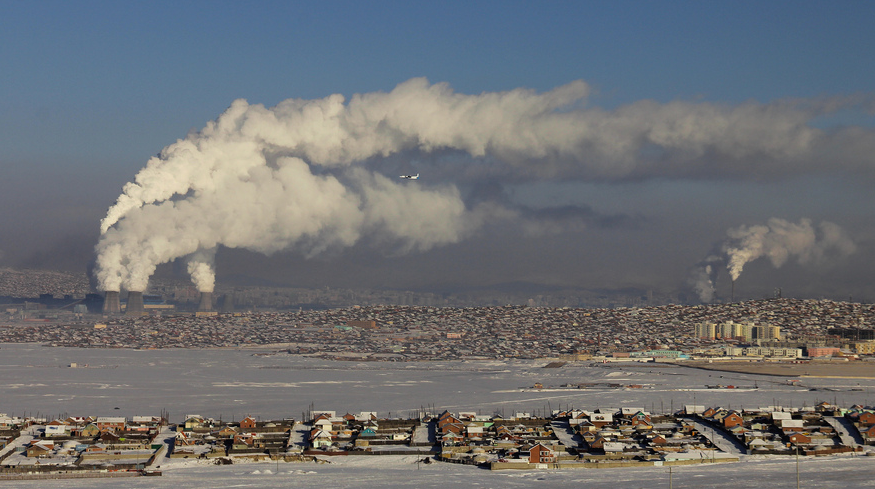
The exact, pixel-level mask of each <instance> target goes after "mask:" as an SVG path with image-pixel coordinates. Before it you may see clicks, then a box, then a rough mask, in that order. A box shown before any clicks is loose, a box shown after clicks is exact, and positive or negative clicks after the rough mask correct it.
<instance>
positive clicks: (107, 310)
mask: <svg viewBox="0 0 875 489" xmlns="http://www.w3.org/2000/svg"><path fill="white" fill-rule="evenodd" d="M121 312H122V307H121V305H120V304H119V298H118V291H116V290H107V291H106V296H105V297H104V298H103V313H104V314H120V313H121Z"/></svg>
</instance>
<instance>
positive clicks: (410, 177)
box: [400, 173, 419, 180]
mask: <svg viewBox="0 0 875 489" xmlns="http://www.w3.org/2000/svg"><path fill="white" fill-rule="evenodd" d="M400 176H401V178H403V179H405V180H418V179H419V173H417V174H416V175H400Z"/></svg>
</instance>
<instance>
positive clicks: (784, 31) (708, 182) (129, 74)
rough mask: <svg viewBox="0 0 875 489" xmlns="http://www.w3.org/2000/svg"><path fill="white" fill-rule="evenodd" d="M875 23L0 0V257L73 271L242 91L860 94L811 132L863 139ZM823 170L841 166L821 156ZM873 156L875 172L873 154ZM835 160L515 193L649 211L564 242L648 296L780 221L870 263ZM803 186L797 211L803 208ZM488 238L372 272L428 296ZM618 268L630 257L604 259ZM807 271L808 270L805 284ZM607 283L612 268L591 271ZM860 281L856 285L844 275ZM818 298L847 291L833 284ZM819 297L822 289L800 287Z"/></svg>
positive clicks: (774, 6) (826, 15)
mask: <svg viewBox="0 0 875 489" xmlns="http://www.w3.org/2000/svg"><path fill="white" fill-rule="evenodd" d="M872 18H875V3H872V2H865V1H848V2H806V1H792V2H779V1H770V2H716V1H715V2H711V1H705V2H702V1H695V2H655V1H621V2H584V1H575V2H510V1H506V2H466V4H465V5H462V4H461V3H457V2H306V3H305V2H266V1H265V2H194V1H189V2H89V1H85V2H55V1H34V2H22V1H5V0H0V63H2V66H3V69H2V70H0V163H2V167H3V171H2V173H3V174H4V175H5V177H4V178H3V179H2V180H0V192H2V195H0V206H3V208H4V209H5V212H4V213H3V214H4V216H3V217H0V250H2V252H3V253H2V256H0V265H9V266H18V265H22V264H29V265H34V264H39V263H42V262H43V261H45V260H48V261H46V262H45V264H46V266H52V265H53V261H57V262H58V263H59V266H60V265H61V264H63V265H64V266H67V267H69V266H71V265H70V264H71V263H76V262H78V261H81V258H82V256H83V255H84V254H86V253H87V251H88V250H89V248H90V247H92V246H93V244H94V242H95V241H96V230H97V221H99V219H100V217H102V215H103V213H104V212H105V210H106V208H107V207H109V206H110V205H111V204H112V203H113V202H114V200H115V197H116V196H117V195H118V193H119V191H120V189H121V186H122V184H124V183H125V182H126V181H129V180H131V179H132V178H133V176H134V175H135V174H136V172H137V171H138V170H139V169H140V168H141V167H142V166H143V165H144V164H145V162H146V160H147V159H148V158H149V157H151V156H153V155H155V154H156V153H158V152H159V151H160V150H161V149H162V148H164V147H165V146H167V145H169V144H171V143H173V142H174V141H176V139H178V138H182V137H184V136H185V135H186V133H188V132H189V131H190V130H192V129H194V130H198V129H200V128H202V127H203V126H204V124H205V123H206V122H207V121H209V120H213V119H215V118H216V117H218V115H219V114H220V113H221V112H222V111H224V110H225V109H226V108H227V107H228V106H229V105H230V103H231V102H232V101H233V100H234V99H237V98H245V99H247V100H248V101H249V102H250V103H260V104H264V105H266V106H273V105H275V104H277V103H279V102H281V101H282V100H284V99H287V98H302V99H316V98H322V97H325V96H328V95H330V94H332V93H341V94H344V95H345V96H347V97H349V96H351V95H352V94H355V93H366V92H374V91H383V92H388V91H390V90H392V89H393V88H394V87H395V86H396V85H397V84H399V83H401V82H404V81H406V80H408V79H410V78H414V77H426V78H428V80H429V81H430V82H432V83H436V82H447V83H449V85H450V86H451V87H452V88H453V89H454V90H455V91H456V92H459V93H464V94H472V95H476V94H480V93H483V92H496V91H499V92H500V91H508V90H513V89H516V88H519V87H524V88H530V89H534V90H536V91H538V92H545V91H549V90H551V89H553V88H555V87H557V86H561V85H564V84H567V83H569V82H572V81H574V80H584V81H585V82H587V83H588V84H589V85H590V86H591V87H592V90H593V93H592V94H591V95H590V96H589V97H588V98H587V99H586V105H587V106H588V107H600V108H603V109H604V110H606V111H612V110H615V109H617V108H619V107H624V106H628V105H629V104H634V103H636V102H639V101H642V100H654V101H656V102H657V103H661V104H665V103H670V102H672V101H678V100H680V101H686V102H690V103H702V102H706V103H713V104H716V105H718V106H728V107H734V106H737V105H739V104H744V103H749V102H757V103H762V104H765V103H769V102H774V101H776V100H781V99H803V100H806V101H817V100H822V99H823V98H825V97H847V96H859V97H862V98H866V97H868V100H870V102H868V105H867V103H863V104H853V105H852V106H851V107H850V108H848V109H847V110H843V111H840V112H838V113H836V114H827V115H823V116H819V117H817V118H816V119H814V120H812V121H809V125H812V126H819V127H827V128H829V127H834V126H837V125H861V127H863V128H866V129H868V128H871V127H872V125H873V124H872V122H873V116H872V113H871V112H868V113H867V112H866V108H867V107H868V108H871V107H872V106H873V105H872V103H871V97H872V95H873V87H875V65H873V63H872V61H871V60H872V59H875V34H873V30H872V29H871V19H872ZM823 160H824V161H823V164H824V165H829V164H830V163H829V161H828V160H829V158H828V157H825V158H823ZM861 164H862V165H863V166H864V168H866V171H864V172H863V173H864V174H868V173H869V171H870V170H871V164H872V160H871V159H870V160H868V161H863V163H861ZM858 165H859V164H858ZM849 166H850V165H849ZM844 168H845V167H841V168H838V170H837V173H838V175H828V176H827V175H824V172H819V173H817V172H816V173H817V175H815V176H813V177H812V176H810V175H807V176H806V175H802V176H800V177H799V178H796V177H794V176H793V175H788V177H787V178H775V177H774V175H771V176H769V175H758V174H756V172H752V173H753V175H752V177H751V178H749V179H748V178H745V177H741V178H739V177H735V178H729V177H726V176H720V175H717V176H711V177H707V178H674V177H668V178H666V179H663V178H660V177H659V176H657V177H656V178H652V177H648V178H645V179H644V180H643V181H642V180H636V179H630V180H623V181H620V182H608V183H605V182H598V181H586V179H582V180H575V181H573V182H570V183H564V184H560V188H559V189H558V190H557V187H555V186H553V184H551V183H550V181H547V182H546V183H544V182H540V183H538V184H534V185H531V186H528V185H525V182H523V183H522V184H521V185H520V184H519V183H518V182H517V185H518V186H519V188H517V189H516V190H515V193H514V194H513V195H514V198H515V199H518V200H520V202H522V201H525V202H526V204H527V205H531V206H532V207H538V206H541V207H545V206H559V205H577V206H583V205H585V206H589V207H592V208H594V209H595V210H596V211H598V212H601V213H606V214H611V213H623V214H628V215H637V216H639V217H642V218H644V220H645V222H646V223H648V224H644V225H643V228H642V227H639V228H638V231H628V230H627V231H623V232H621V233H619V234H610V233H606V232H603V231H599V232H597V233H594V234H585V235H583V236H576V237H574V239H573V240H572V242H577V241H574V240H580V241H579V245H580V248H583V249H587V250H589V249H592V250H593V251H592V254H591V255H588V256H586V257H583V258H582V259H581V265H580V268H578V269H576V270H575V273H577V274H586V272H587V271H589V270H591V269H592V268H597V266H598V264H599V263H600V262H602V261H605V262H607V263H608V264H610V266H611V267H613V268H611V270H613V271H616V267H617V266H619V265H620V264H622V263H625V262H636V266H635V267H634V268H630V269H629V270H627V271H625V272H619V275H622V276H623V277H625V278H624V279H623V280H620V281H617V282H616V283H612V284H610V285H614V286H618V287H619V286H625V285H634V286H642V287H645V288H646V287H648V284H655V283H656V282H658V280H659V277H663V276H665V275H666V274H667V273H668V270H676V271H677V272H676V273H675V274H674V275H673V276H672V277H671V278H670V279H668V280H667V282H671V285H672V286H678V287H680V286H681V285H682V284H679V283H678V282H679V281H680V282H682V281H683V279H682V276H683V275H684V274H685V273H686V272H685V271H684V270H683V268H684V267H685V266H691V265H693V264H694V263H696V262H697V261H698V260H699V259H700V258H702V257H703V256H704V255H705V254H706V253H707V252H708V249H709V247H710V246H711V245H712V244H713V243H714V242H716V241H719V240H720V239H721V237H722V235H723V233H724V231H725V230H726V229H727V228H729V227H732V226H738V225H740V224H744V223H746V224H757V223H762V222H764V221H765V220H766V219H768V218H769V217H781V218H785V219H788V220H792V221H795V220H798V219H800V218H802V217H809V218H811V219H814V220H815V221H820V220H830V221H834V222H837V223H839V224H840V225H843V226H844V227H846V228H850V229H851V230H852V232H855V233H857V235H856V236H855V239H857V240H858V241H860V243H862V244H863V246H861V248H860V249H861V251H860V253H862V255H860V256H868V255H866V254H865V253H867V252H868V251H867V250H868V248H867V247H866V245H865V243H867V242H868V240H871V239H872V238H873V236H875V232H873V230H872V229H868V228H865V223H867V222H868V221H871V217H872V209H873V207H872V205H873V201H872V199H871V197H868V193H869V192H868V188H869V187H870V186H869V185H868V182H871V176H870V175H867V176H865V178H862V179H861V178H860V177H859V175H857V176H852V177H851V178H848V179H844V180H843V179H842V176H843V175H842V171H844ZM791 173H792V171H791ZM775 180H777V182H776V181H775ZM4 182H5V183H4ZM554 183H555V182H554ZM509 188H510V187H505V189H504V190H505V192H510V191H509V190H508V189H509ZM803 194H804V195H806V196H807V198H805V199H802V198H800V195H803ZM706 211H707V212H708V213H710V214H708V215H706ZM861 228H862V229H861ZM89 233H91V234H89ZM629 233H631V234H633V235H634V234H636V233H637V236H630V235H629ZM687 233H692V234H691V235H690V236H691V238H692V239H689V240H684V243H676V244H677V245H678V246H677V247H675V246H673V244H672V236H677V235H684V236H686V235H687ZM68 234H71V235H75V236H76V238H75V239H72V241H75V242H77V243H81V244H80V245H78V248H77V250H78V251H77V252H76V253H73V252H69V255H70V256H69V257H68V259H58V260H54V259H49V258H47V257H52V256H55V257H57V256H59V255H60V256H63V255H65V254H68V253H67V252H66V251H60V250H63V249H64V248H63V246H62V244H63V243H69V242H71V239H68V238H66V237H65V236H67V235H68ZM544 239H548V238H544ZM550 239H553V238H550ZM651 239H652V240H653V242H655V243H659V244H658V245H656V246H658V247H659V248H664V249H671V250H675V249H676V248H680V249H681V251H672V252H667V253H666V254H665V255H661V256H655V257H653V258H652V259H651V260H649V262H651V263H655V264H656V263H658V265H654V268H653V269H652V270H650V271H646V272H645V271H642V270H641V267H642V266H645V265H643V264H641V263H637V261H638V260H639V259H629V258H628V257H625V258H624V256H625V255H623V253H629V256H633V255H634V256H636V257H640V256H641V254H642V250H644V249H645V248H642V247H641V246H642V245H640V243H642V242H648V241H649V240H651ZM496 241H500V238H499V235H493V236H491V237H490V236H481V237H480V238H477V239H474V240H470V241H468V242H465V243H459V244H457V245H454V246H451V247H449V248H448V249H447V250H441V251H435V252H429V253H426V254H425V255H424V256H419V257H418V258H417V259H411V258H410V257H406V258H404V259H401V262H403V264H400V262H393V261H392V259H391V258H387V257H384V256H381V257H380V258H379V259H377V258H374V261H377V262H379V264H378V265H379V266H389V267H396V269H395V270H394V271H393V273H398V274H400V275H402V276H403V278H399V279H398V281H399V284H400V285H403V286H407V287H416V286H423V287H426V286H428V285H429V283H433V282H441V283H452V282H453V280H454V279H453V278H452V277H444V278H442V279H441V280H439V281H438V280H435V281H432V282H429V281H421V280H419V279H418V277H421V276H422V275H433V274H435V273H437V272H436V270H440V269H442V266H441V264H442V263H444V262H443V261H442V260H459V259H460V258H459V257H460V256H466V253H472V249H473V248H477V246H485V247H488V246H495V242H496ZM635 243H638V244H635ZM548 244H549V245H550V246H553V245H555V243H546V242H544V241H543V240H541V241H539V240H535V241H534V242H531V243H527V244H526V246H527V248H525V249H523V248H520V249H518V250H510V249H507V250H506V252H507V254H508V255H509V256H527V254H529V253H532V250H533V249H536V248H537V247H539V246H547V245H548ZM560 248H561V247H560ZM35 250H36V251H35ZM600 250H603V251H604V252H601V251H600ZM618 250H622V252H621V251H618ZM34 253H35V254H34ZM555 253H556V254H557V255H559V256H558V258H557V261H556V262H553V261H550V260H546V261H543V260H536V263H537V266H539V267H546V268H551V267H557V266H558V267H561V264H562V263H564V262H567V260H569V259H570V258H569V255H565V254H564V253H570V251H566V250H562V249H558V248H557V249H556V250H555ZM613 254H617V255H618V256H617V257H616V258H612V259H605V257H608V256H611V255H613ZM350 255H355V253H350V254H347V255H344V256H341V257H339V258H336V262H335V264H336V266H337V267H345V268H346V269H349V266H350V264H349V261H350V260H351V259H352V258H350V257H349V256H350ZM699 255H701V256H699ZM274 259H276V258H274ZM288 259H289V260H297V258H288ZM575 259H576V258H575ZM644 261H645V262H647V261H648V260H644ZM684 261H686V262H688V263H686V264H684V263H682V262H684ZM426 262H429V263H431V262H433V263H432V264H431V265H426V264H425V263H426ZM315 263H316V264H312V263H309V262H308V263H306V264H302V263H299V262H296V263H295V264H294V265H290V266H292V267H293V268H294V267H315V268H314V269H313V272H314V273H317V272H319V273H321V274H322V275H324V276H327V277H341V276H342V274H340V273H333V272H332V270H333V269H331V267H332V261H331V260H328V259H322V260H321V261H319V260H317V261H316V262H315ZM378 265H374V266H375V267H377V266H378ZM399 266H400V267H401V270H400V271H399V270H397V267H399ZM496 266H500V264H497V265H496ZM319 267H322V268H319ZM269 268H270V267H269ZM761 268H762V269H763V273H764V274H766V276H767V277H768V275H767V274H768V273H772V272H770V270H772V269H771V268H770V267H768V266H763V267H761ZM368 271H369V270H362V271H361V273H362V274H365V273H367V272H368ZM796 272H797V273H798V277H806V276H807V275H806V272H805V270H796ZM219 273H220V275H221V270H219ZM830 273H832V274H837V272H830ZM855 273H861V272H859V271H857V272H855ZM612 274H613V272H612V271H608V270H607V269H606V271H605V272H604V273H596V274H594V275H596V276H601V275H604V276H609V275H612ZM481 275H483V274H481ZM485 275H488V273H485ZM534 275H539V274H534V273H533V272H531V271H521V272H519V273H518V274H514V273H507V272H502V273H496V278H495V282H501V281H535V282H537V281H538V279H537V278H536V277H534ZM546 275H550V274H546ZM539 276H540V275H539ZM636 276H637V277H639V278H636ZM796 277H797V276H796V275H793V276H788V277H786V278H782V277H778V278H776V279H774V280H773V281H776V282H777V281H782V280H783V281H791V280H795V278H796ZM808 277H809V278H810V277H811V276H808ZM326 280H329V279H326ZM332 280H333V279H332ZM460 280H463V279H460ZM576 280H577V279H575V278H573V277H572V276H563V275H562V274H561V273H558V272H557V273H556V274H554V275H552V276H551V278H550V279H549V280H547V282H553V283H562V284H564V285H579V286H588V287H589V286H595V285H596V284H594V283H590V282H586V281H582V282H580V283H578V282H577V281H576ZM830 280H833V281H836V280H837V279H835V278H831V279H830ZM854 280H857V281H859V280H860V279H859V278H858V277H856V276H855V277H853V278H848V280H847V281H848V282H851V281H854ZM336 281H339V282H342V281H343V280H342V279H341V278H337V279H336ZM463 281H464V280H463ZM854 283H855V284H856V282H854ZM335 284H336V285H345V284H343V283H335ZM316 285H322V284H321V283H316ZM370 285H381V284H370ZM382 285H387V286H388V284H382ZM654 286H655V285H654ZM771 286H772V284H769V285H768V286H763V290H771ZM664 287H665V288H666V289H668V288H670V287H669V285H665V286H664ZM855 287H856V285H855ZM786 288H787V287H785V289H786ZM828 288H829V289H830V290H841V291H842V292H840V294H842V295H844V292H843V291H844V290H845V289H844V288H843V286H842V285H841V283H840V280H838V281H836V282H835V284H833V285H830V286H829V287H828ZM824 290H826V289H824ZM817 293H818V292H817V290H816V287H808V288H806V289H805V292H804V294H815V295H816V294H817ZM823 293H827V292H823ZM829 293H832V292H829ZM800 294H803V292H801V291H800ZM857 295H859V294H857ZM872 298H873V299H875V293H873V294H872Z"/></svg>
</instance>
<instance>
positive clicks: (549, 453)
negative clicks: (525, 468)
mask: <svg viewBox="0 0 875 489" xmlns="http://www.w3.org/2000/svg"><path fill="white" fill-rule="evenodd" d="M556 459H557V457H556V452H554V451H553V449H552V448H550V447H548V446H546V445H544V444H542V443H538V444H537V445H535V446H533V447H532V448H530V449H529V463H531V464H551V463H555V462H556Z"/></svg>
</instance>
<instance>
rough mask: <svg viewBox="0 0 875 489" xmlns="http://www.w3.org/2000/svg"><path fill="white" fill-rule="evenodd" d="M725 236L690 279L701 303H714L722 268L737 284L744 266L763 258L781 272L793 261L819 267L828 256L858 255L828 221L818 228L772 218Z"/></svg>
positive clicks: (808, 221)
mask: <svg viewBox="0 0 875 489" xmlns="http://www.w3.org/2000/svg"><path fill="white" fill-rule="evenodd" d="M726 234H727V236H728V238H727V239H726V240H725V241H724V242H722V243H720V245H719V246H718V247H717V251H715V252H712V253H711V254H709V255H708V257H707V258H705V259H704V260H702V262H700V263H699V265H697V266H696V267H695V268H694V270H693V273H692V275H691V277H690V282H691V284H692V286H693V288H694V289H695V291H696V293H697V294H699V298H700V299H701V300H702V302H710V301H712V300H713V299H714V294H715V286H714V283H715V281H716V279H717V274H718V272H719V269H720V268H722V267H726V269H727V271H728V272H729V277H730V279H731V280H732V281H733V282H734V281H735V280H738V277H739V276H741V272H742V270H743V269H744V266H745V265H747V264H748V263H750V262H752V261H754V260H757V259H759V258H762V257H766V258H768V259H769V261H770V262H771V263H772V266H774V267H775V268H780V267H781V266H783V265H784V263H786V262H787V260H788V259H790V258H795V259H796V260H797V261H798V262H799V263H800V264H803V265H805V264H809V263H816V262H818V261H820V260H822V259H823V258H824V257H825V256H827V255H829V254H834V255H837V256H847V255H850V254H851V253H853V252H854V251H856V245H855V244H854V242H853V241H852V240H851V239H850V238H849V237H848V236H847V235H846V234H845V232H844V231H843V230H842V229H841V228H840V227H839V226H838V225H836V224H833V223H831V222H828V221H823V222H821V223H820V224H819V225H818V226H817V228H815V227H814V226H813V225H812V223H811V220H810V219H801V220H800V221H799V223H798V224H796V223H792V222H789V221H785V220H784V219H778V218H771V219H769V221H768V223H767V224H766V225H755V226H744V225H742V226H739V227H737V228H734V229H730V230H728V231H727V232H726Z"/></svg>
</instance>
